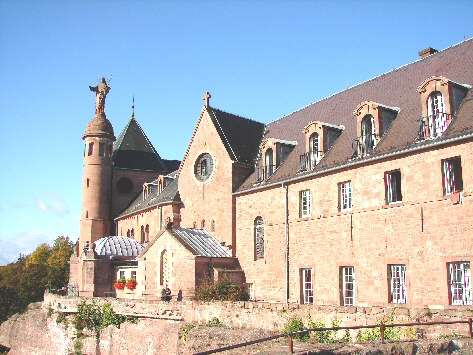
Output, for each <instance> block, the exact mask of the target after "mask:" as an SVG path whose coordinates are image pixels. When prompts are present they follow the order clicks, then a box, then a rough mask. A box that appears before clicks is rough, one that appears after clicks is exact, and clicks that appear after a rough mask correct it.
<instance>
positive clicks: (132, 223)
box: [117, 205, 177, 244]
mask: <svg viewBox="0 0 473 355" xmlns="http://www.w3.org/2000/svg"><path fill="white" fill-rule="evenodd" d="M160 209H162V211H163V212H162V215H161V212H160ZM161 217H162V219H161ZM168 218H169V219H170V220H171V221H173V218H174V214H173V206H172V205H165V206H160V207H159V208H153V209H150V210H147V211H143V212H140V213H137V214H135V215H131V216H128V217H125V218H123V219H121V220H119V221H118V222H117V226H118V227H117V234H118V235H121V236H126V235H127V231H128V230H131V229H132V228H133V229H134V231H135V237H134V239H135V240H136V241H137V242H139V243H142V241H141V226H143V227H144V228H146V225H149V238H148V240H146V238H145V244H146V243H147V242H149V241H151V240H152V239H153V238H154V237H155V236H156V235H157V234H158V232H159V231H160V230H161V229H162V228H166V220H167V219H168ZM175 222H177V220H175ZM161 226H162V227H161Z"/></svg>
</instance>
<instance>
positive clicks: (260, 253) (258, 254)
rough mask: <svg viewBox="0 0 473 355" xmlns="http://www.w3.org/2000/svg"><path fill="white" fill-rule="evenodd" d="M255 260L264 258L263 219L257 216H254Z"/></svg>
mask: <svg viewBox="0 0 473 355" xmlns="http://www.w3.org/2000/svg"><path fill="white" fill-rule="evenodd" d="M254 229H255V242H254V243H255V260H259V259H264V221H263V218H262V217H260V216H258V217H256V218H255V223H254Z"/></svg>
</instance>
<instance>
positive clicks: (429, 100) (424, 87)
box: [417, 76, 471, 140]
mask: <svg viewBox="0 0 473 355" xmlns="http://www.w3.org/2000/svg"><path fill="white" fill-rule="evenodd" d="M469 89H471V87H470V86H469V85H461V84H457V83H455V82H453V81H450V80H448V79H446V78H444V77H442V76H432V77H430V78H428V79H426V80H424V81H423V82H422V84H421V85H420V86H419V88H418V89H417V92H418V93H419V94H420V95H421V102H422V118H421V119H420V120H419V121H420V124H419V134H418V137H417V139H418V140H425V139H431V138H436V137H440V136H441V135H442V134H443V133H444V132H445V131H446V130H447V128H448V126H449V125H450V122H451V121H452V119H453V116H454V114H455V112H456V111H457V110H458V108H459V107H460V103H461V101H462V100H463V98H464V97H465V96H466V94H467V92H468V90H469Z"/></svg>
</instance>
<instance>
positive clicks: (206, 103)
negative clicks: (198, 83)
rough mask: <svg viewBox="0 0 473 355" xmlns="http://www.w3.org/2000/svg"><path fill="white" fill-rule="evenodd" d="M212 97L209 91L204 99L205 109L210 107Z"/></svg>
mask: <svg viewBox="0 0 473 355" xmlns="http://www.w3.org/2000/svg"><path fill="white" fill-rule="evenodd" d="M211 97H212V95H210V93H209V92H208V91H207V92H206V93H205V95H204V97H203V98H202V99H203V100H204V106H205V107H209V105H210V98H211Z"/></svg>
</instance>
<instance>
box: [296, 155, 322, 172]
mask: <svg viewBox="0 0 473 355" xmlns="http://www.w3.org/2000/svg"><path fill="white" fill-rule="evenodd" d="M322 155H323V151H318V152H317V154H313V153H304V154H301V156H300V158H299V160H300V171H306V170H312V169H314V168H315V166H316V165H317V164H318V163H319V161H320V159H321V157H322Z"/></svg>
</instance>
